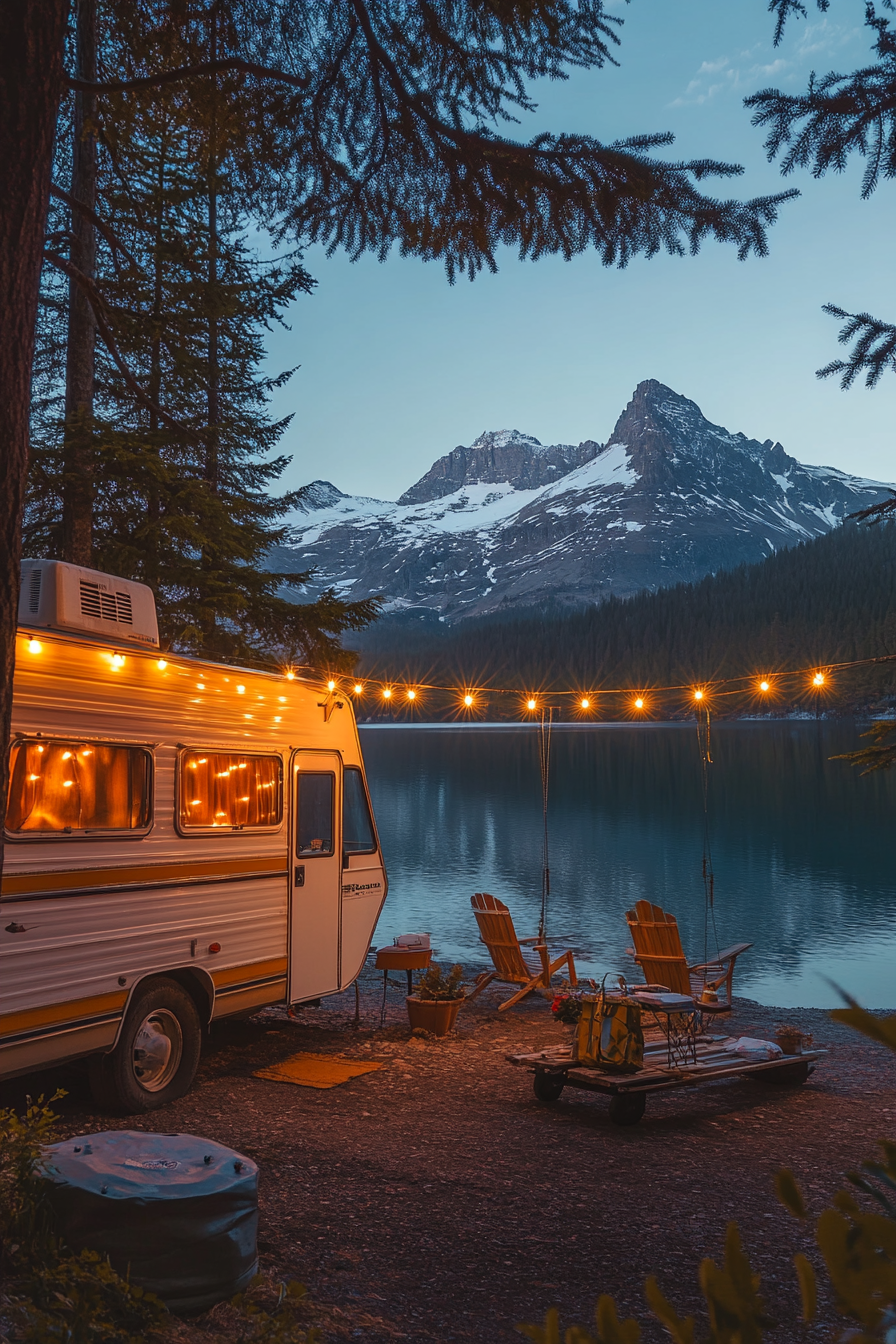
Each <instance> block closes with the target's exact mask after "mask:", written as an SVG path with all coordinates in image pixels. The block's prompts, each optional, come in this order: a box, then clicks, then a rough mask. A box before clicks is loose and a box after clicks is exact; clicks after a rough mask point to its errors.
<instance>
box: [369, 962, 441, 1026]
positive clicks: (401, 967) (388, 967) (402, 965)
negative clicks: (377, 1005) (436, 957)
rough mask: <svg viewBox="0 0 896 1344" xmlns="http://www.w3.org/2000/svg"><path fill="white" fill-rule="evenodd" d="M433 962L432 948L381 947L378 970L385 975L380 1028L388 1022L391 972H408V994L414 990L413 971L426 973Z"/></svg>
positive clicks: (377, 963) (376, 965)
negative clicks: (388, 994)
mask: <svg viewBox="0 0 896 1344" xmlns="http://www.w3.org/2000/svg"><path fill="white" fill-rule="evenodd" d="M431 961H432V948H431V947H381V948H379V949H378V951H377V954H376V964H375V967H376V970H378V971H382V973H383V1006H382V1008H381V1009H380V1026H382V1025H383V1023H384V1022H385V1020H386V990H387V988H388V985H389V972H390V971H407V976H408V994H409V995H410V993H411V989H412V977H411V972H412V971H425V970H426V968H427V966H428V965H429V963H430V962H431Z"/></svg>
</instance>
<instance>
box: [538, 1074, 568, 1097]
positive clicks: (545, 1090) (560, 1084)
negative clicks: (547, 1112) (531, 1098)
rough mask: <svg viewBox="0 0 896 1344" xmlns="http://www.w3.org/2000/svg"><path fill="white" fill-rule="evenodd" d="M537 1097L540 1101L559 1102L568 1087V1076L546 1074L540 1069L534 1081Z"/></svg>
mask: <svg viewBox="0 0 896 1344" xmlns="http://www.w3.org/2000/svg"><path fill="white" fill-rule="evenodd" d="M532 1086H533V1088H534V1089H535V1095H536V1097H537V1098H538V1100H539V1101H544V1102H550V1101H557V1100H558V1098H559V1096H560V1093H561V1092H562V1091H563V1089H564V1087H565V1086H566V1076H565V1075H564V1074H562V1073H546V1072H545V1070H544V1069H538V1070H537V1071H536V1073H535V1077H534V1078H533V1080H532Z"/></svg>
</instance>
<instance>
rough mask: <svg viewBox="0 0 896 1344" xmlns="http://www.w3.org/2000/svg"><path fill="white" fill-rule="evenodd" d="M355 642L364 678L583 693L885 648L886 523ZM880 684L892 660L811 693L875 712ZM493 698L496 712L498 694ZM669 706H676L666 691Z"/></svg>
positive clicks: (889, 683)
mask: <svg viewBox="0 0 896 1344" xmlns="http://www.w3.org/2000/svg"><path fill="white" fill-rule="evenodd" d="M364 644H365V646H364V653H363V655H362V666H361V671H362V672H363V673H365V674H366V675H368V676H375V677H394V678H395V679H396V680H402V681H404V680H405V679H407V680H411V681H419V682H424V681H426V682H435V683H445V682H451V683H453V684H458V683H464V684H468V685H469V684H477V685H485V686H488V685H491V686H495V687H497V686H512V687H518V688H519V689H520V690H531V689H537V688H539V687H548V686H550V687H553V688H556V689H577V690H582V691H590V692H592V693H594V692H598V691H599V690H601V688H604V689H608V688H617V687H631V688H633V689H646V688H649V687H651V686H670V685H680V684H684V685H688V684H694V683H695V682H703V681H712V680H713V679H716V678H724V677H740V676H744V675H746V674H749V673H753V672H755V673H757V674H760V673H763V674H773V673H775V672H779V671H785V670H788V669H792V668H797V667H808V666H813V665H814V666H824V667H828V666H830V665H831V664H834V663H838V662H844V661H848V660H851V659H860V658H871V657H876V656H879V655H881V654H888V653H896V525H894V524H892V523H886V524H883V525H880V526H876V527H870V526H867V525H863V526H856V525H855V524H851V523H849V524H845V525H844V526H843V527H840V528H837V529H836V530H835V531H833V532H831V533H829V534H828V535H827V536H824V537H819V538H817V539H816V540H813V541H809V542H806V543H803V544H801V545H799V546H795V547H793V548H791V549H788V550H782V551H779V552H778V553H777V554H775V555H772V556H770V557H769V558H768V559H767V560H764V561H762V562H761V563H759V564H755V565H743V566H741V567H740V568H738V569H734V570H731V571H728V572H726V573H721V574H716V575H714V576H711V577H708V578H705V579H703V580H701V581H700V582H699V583H694V584H679V585H678V586H676V587H674V588H668V589H665V590H663V591H661V592H658V593H651V594H641V595H639V596H637V597H633V598H629V599H627V600H615V599H611V600H610V601H608V602H605V603H603V604H602V605H601V606H598V607H593V606H592V607H589V608H587V609H584V610H580V611H575V612H558V611H553V612H551V611H545V612H543V613H542V614H540V615H539V616H537V617H534V616H529V617H526V618H519V617H510V616H508V617H506V618H502V617H500V616H495V617H491V618H489V619H483V620H479V621H475V622H474V621H469V622H465V623H464V624H463V625H462V626H461V627H460V628H458V627H455V628H454V629H453V630H452V631H450V632H446V633H444V634H443V633H442V632H441V631H440V630H439V628H438V627H437V626H435V625H434V623H431V622H427V623H426V625H425V626H424V625H422V624H419V623H418V624H416V625H415V624H409V623H407V618H405V620H404V622H402V623H399V621H397V620H392V621H390V620H388V619H387V620H385V621H382V622H380V623H379V625H377V626H375V627H374V628H373V629H372V630H370V631H369V633H368V635H367V636H366V638H365V642H364ZM891 693H896V663H894V664H885V665H884V666H883V667H880V666H878V667H876V668H873V669H859V670H856V671H852V672H849V673H843V674H839V675H836V676H832V677H829V678H828V679H827V682H826V685H825V690H824V694H823V696H822V697H821V699H822V703H823V706H824V708H825V709H826V710H830V711H833V712H845V711H848V710H851V709H856V710H859V709H868V708H872V707H875V708H877V709H878V710H879V709H880V708H882V704H883V701H884V699H885V697H887V696H889V695H890V694H891ZM817 698H818V696H817V694H816V693H815V692H814V691H812V690H809V689H808V687H805V688H804V687H803V686H802V685H801V686H800V687H799V688H798V689H797V688H794V689H788V691H787V694H786V695H783V694H781V695H778V696H777V698H776V699H774V701H773V703H770V702H765V703H766V704H767V705H768V707H769V708H770V709H771V710H772V712H778V713H780V712H784V711H786V710H788V709H792V708H794V707H796V706H799V705H802V706H803V707H812V708H814V706H815V703H816V699H817ZM491 707H492V709H493V710H494V712H495V713H496V714H500V713H503V712H504V711H503V710H502V709H501V704H500V703H499V702H497V701H494V702H493V703H492V706H491ZM667 707H668V710H669V712H676V702H675V697H670V699H669V702H668V706H667ZM607 708H608V709H609V708H610V706H609V702H608V705H607ZM678 708H679V709H683V708H684V697H682V698H681V699H680V700H679V702H678ZM720 708H722V710H723V712H725V711H730V712H743V711H744V709H745V708H748V706H745V705H744V704H743V703H734V702H732V703H730V704H728V705H726V706H720ZM506 712H507V713H508V714H515V713H516V712H518V711H517V707H516V706H515V705H514V704H512V703H508V704H507V706H506ZM439 716H440V715H439Z"/></svg>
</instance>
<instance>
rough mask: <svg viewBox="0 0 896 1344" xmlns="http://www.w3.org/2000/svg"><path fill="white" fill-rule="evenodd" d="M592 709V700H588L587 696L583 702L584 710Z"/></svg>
mask: <svg viewBox="0 0 896 1344" xmlns="http://www.w3.org/2000/svg"><path fill="white" fill-rule="evenodd" d="M590 708H591V701H590V700H589V699H588V698H587V696H586V697H585V698H584V699H583V700H582V709H590Z"/></svg>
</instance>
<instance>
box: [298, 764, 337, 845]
mask: <svg viewBox="0 0 896 1344" xmlns="http://www.w3.org/2000/svg"><path fill="white" fill-rule="evenodd" d="M297 785H298V787H297V789H296V798H297V800H298V808H297V810H298V818H297V820H296V853H297V854H298V855H299V856H300V857H301V858H318V857H323V856H325V855H329V854H332V853H333V795H334V793H335V791H336V790H335V785H336V778H335V776H334V775H328V774H323V773H321V774H318V773H317V772H316V771H313V770H309V771H307V772H306V771H304V770H302V771H300V772H299V776H298V780H297Z"/></svg>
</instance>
